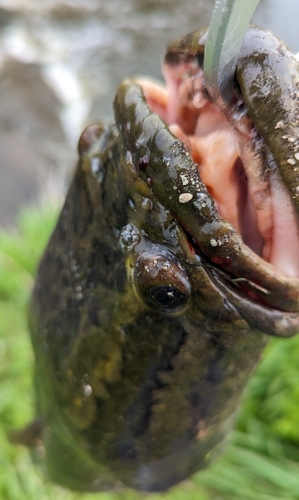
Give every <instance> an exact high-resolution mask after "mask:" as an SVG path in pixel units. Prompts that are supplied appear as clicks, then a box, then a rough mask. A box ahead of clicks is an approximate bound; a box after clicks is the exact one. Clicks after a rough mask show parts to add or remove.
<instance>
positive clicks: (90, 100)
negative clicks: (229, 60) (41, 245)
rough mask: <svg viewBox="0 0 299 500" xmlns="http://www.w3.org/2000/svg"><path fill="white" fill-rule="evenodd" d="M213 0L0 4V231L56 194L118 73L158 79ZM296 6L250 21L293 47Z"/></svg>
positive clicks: (268, 0) (281, 5) (104, 116)
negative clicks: (168, 50) (166, 56)
mask: <svg viewBox="0 0 299 500" xmlns="http://www.w3.org/2000/svg"><path fill="white" fill-rule="evenodd" d="M213 5H214V1H212V0H188V1H184V2H183V1H181V0H180V1H179V0H126V1H124V0H109V1H107V0H65V1H59V0H42V1H40V0H0V150H1V155H0V226H2V227H5V228H8V227H10V226H11V225H13V224H14V222H15V217H16V214H17V213H18V212H19V210H20V207H22V206H23V205H26V204H27V203H29V202H31V201H34V200H36V199H37V198H38V197H40V196H41V195H42V194H43V193H45V192H47V193H49V192H52V194H53V193H55V191H56V190H58V189H60V188H61V186H62V185H63V182H64V179H65V177H66V173H67V172H68V171H70V170H71V169H72V168H73V166H74V164H75V162H76V144H77V141H78V137H79V135H80V132H81V131H82V129H83V127H84V126H85V125H86V124H88V123H90V122H92V121H94V120H103V121H106V122H107V121H110V120H113V114H112V102H113V97H114V94H115V90H116V88H117V86H118V84H119V83H120V81H121V80H122V79H123V78H125V77H126V76H130V75H136V74H147V75H151V76H153V77H157V78H161V73H160V61H161V57H162V55H163V53H164V49H165V46H166V44H167V43H168V42H169V41H171V40H173V39H174V38H176V37H178V36H181V35H183V34H186V33H188V32H190V31H193V30H195V29H199V28H202V27H204V26H206V25H208V23H209V19H210V15H211V11H212V8H213ZM298 19H299V3H298V1H297V0H284V1H283V2H282V1H281V0H261V2H260V5H259V7H258V10H257V12H256V15H255V17H254V19H253V21H254V23H256V24H257V25H259V26H261V27H263V28H266V29H269V30H270V31H272V32H274V33H275V34H276V35H277V36H278V37H280V38H281V39H282V40H284V41H285V43H286V44H287V45H289V47H290V48H291V49H292V51H297V50H299V36H298Z"/></svg>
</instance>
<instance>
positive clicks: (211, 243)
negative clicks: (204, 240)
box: [210, 238, 217, 247]
mask: <svg viewBox="0 0 299 500" xmlns="http://www.w3.org/2000/svg"><path fill="white" fill-rule="evenodd" d="M210 245H211V247H216V246H217V241H216V240H214V238H212V239H211V240H210Z"/></svg>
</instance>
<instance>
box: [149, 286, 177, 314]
mask: <svg viewBox="0 0 299 500" xmlns="http://www.w3.org/2000/svg"><path fill="white" fill-rule="evenodd" d="M186 298H187V297H186V294H184V293H183V291H181V290H179V289H178V288H176V287H174V286H172V285H168V286H167V285H166V286H165V285H162V286H161V285H154V286H152V287H151V288H149V289H148V290H147V291H146V299H147V303H148V304H149V305H152V306H153V307H157V308H159V309H160V310H161V311H165V312H167V311H178V310H180V309H181V308H182V307H183V306H184V305H185V303H186Z"/></svg>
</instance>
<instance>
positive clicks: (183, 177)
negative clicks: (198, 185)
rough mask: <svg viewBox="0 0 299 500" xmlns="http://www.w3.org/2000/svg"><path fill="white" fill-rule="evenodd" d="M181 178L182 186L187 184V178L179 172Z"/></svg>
mask: <svg viewBox="0 0 299 500" xmlns="http://www.w3.org/2000/svg"><path fill="white" fill-rule="evenodd" d="M181 180H182V184H183V186H187V184H188V178H187V177H186V176H185V175H184V174H181Z"/></svg>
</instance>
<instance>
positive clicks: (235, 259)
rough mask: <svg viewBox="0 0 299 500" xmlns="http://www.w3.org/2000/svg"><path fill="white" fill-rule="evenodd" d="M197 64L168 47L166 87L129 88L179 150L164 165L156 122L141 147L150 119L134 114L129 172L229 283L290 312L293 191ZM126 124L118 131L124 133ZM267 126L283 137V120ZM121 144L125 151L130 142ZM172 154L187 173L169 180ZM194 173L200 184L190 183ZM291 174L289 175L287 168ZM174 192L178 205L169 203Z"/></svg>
mask: <svg viewBox="0 0 299 500" xmlns="http://www.w3.org/2000/svg"><path fill="white" fill-rule="evenodd" d="M205 35H206V33H205V34H204V35H203V37H202V38H204V37H205ZM199 38H200V37H198V36H197V43H199V42H198V39H199ZM181 45H183V46H184V42H183V43H182V42H181ZM202 62H203V54H202V53H199V52H196V51H194V53H191V54H190V51H189V50H188V51H184V50H183V51H178V50H177V44H174V46H173V47H172V46H170V48H169V49H168V52H167V55H166V58H165V61H164V66H163V73H164V77H165V81H166V87H164V86H162V85H160V84H157V83H155V82H152V81H150V80H147V79H143V78H139V79H136V80H135V83H136V84H138V85H140V87H141V88H142V90H143V95H144V98H145V102H146V104H147V106H148V108H149V110H150V113H152V114H154V115H158V116H159V117H160V118H161V123H162V124H163V125H162V126H164V128H166V129H167V131H168V133H170V134H169V135H171V137H172V140H174V139H177V141H176V142H175V141H174V143H173V145H172V146H169V149H171V150H172V152H170V154H169V156H168V157H167V155H166V154H164V150H163V147H164V146H165V144H166V142H167V141H166V139H165V138H164V139H163V141H164V142H163V141H162V142H161V138H160V139H159V140H158V139H157V138H158V137H159V136H162V135H163V134H162V132H161V133H160V128H159V127H158V125H157V123H155V125H153V126H152V128H151V130H154V129H156V132H155V134H156V135H155V137H156V139H155V140H153V138H151V140H150V142H151V145H149V138H150V132H149V129H148V125H146V126H145V127H143V124H144V123H145V118H146V119H147V118H148V116H146V117H145V113H143V112H141V111H140V110H139V111H138V112H137V111H136V110H137V108H136V110H135V112H134V113H133V114H134V120H135V121H136V120H137V122H136V123H137V124H138V126H137V129H136V130H135V132H137V134H139V136H138V137H139V138H138V139H137V141H136V140H135V142H134V146H136V144H137V143H138V149H139V151H138V152H137V153H136V154H133V159H135V161H134V163H135V165H137V166H138V168H139V169H140V171H141V174H142V175H143V178H144V179H145V180H146V182H147V183H148V185H149V186H150V187H151V188H152V189H153V191H154V192H155V194H157V196H158V197H159V199H160V200H161V201H162V202H163V203H164V202H165V204H166V205H167V206H168V207H169V208H170V209H171V210H172V211H173V212H174V214H175V215H176V216H177V218H178V220H179V221H180V223H181V224H182V226H183V227H184V228H185V230H186V231H187V233H188V234H189V235H190V236H191V237H192V238H193V239H194V241H195V242H196V245H197V246H198V247H199V248H200V250H201V252H203V253H204V254H205V255H206V256H207V257H208V259H209V260H210V261H211V262H212V263H213V264H214V265H216V266H218V268H219V269H221V270H222V271H223V272H224V273H226V276H227V277H228V280H229V281H230V283H231V284H233V285H234V286H235V287H236V288H237V289H239V290H242V292H245V294H247V296H248V297H249V298H250V299H251V300H253V301H255V302H256V303H259V304H260V305H264V306H265V307H266V308H270V309H272V310H277V311H285V312H294V313H297V312H299V230H298V215H297V213H296V206H294V203H293V199H292V198H293V196H292V194H294V192H293V191H292V189H290V187H289V186H288V184H287V183H286V182H285V179H283V178H282V176H281V168H280V165H279V164H277V161H276V159H275V158H274V157H273V154H272V150H271V147H269V145H268V144H267V143H266V142H265V139H264V137H263V135H262V134H261V131H259V130H258V129H257V127H256V125H255V124H254V122H253V119H252V118H251V117H250V115H249V113H248V109H247V106H246V102H244V99H243V96H242V93H241V90H240V87H239V86H238V85H237V86H236V95H235V98H234V102H233V104H232V105H231V106H230V107H227V109H226V110H225V112H223V109H219V106H218V105H217V103H215V102H213V100H212V99H211V97H210V96H209V95H208V92H207V90H206V88H205V82H204V77H203V69H202ZM125 100H126V105H131V104H132V100H131V98H128V94H127V98H126V99H125ZM116 103H117V99H116ZM115 107H116V108H117V104H116V106H115ZM132 116H133V115H132V114H131V115H130V119H129V120H128V121H127V123H126V127H127V129H128V128H129V129H130V132H131V131H133V129H132V124H133V119H132ZM116 118H117V109H116ZM147 121H148V122H149V120H147ZM141 124H142V125H141ZM272 126H273V129H274V130H276V131H277V130H278V129H279V128H281V129H282V128H283V121H282V120H279V119H277V120H276V123H274V124H272ZM157 128H159V131H158V130H157ZM122 131H123V128H122ZM281 134H283V131H281ZM133 135H134V133H133ZM145 138H146V139H145ZM128 142H130V141H128ZM154 143H155V147H157V148H158V149H159V152H160V156H161V154H162V156H163V161H164V164H165V163H166V167H165V171H163V168H164V167H163V166H161V163H160V166H159V167H158V166H157V165H156V166H155V165H153V161H152V158H153V154H152V155H151V153H150V149H151V151H152V152H153V145H154ZM162 143H163V145H161V144H162ZM176 143H179V145H176ZM128 145H129V146H130V150H131V151H132V149H133V148H132V143H131V144H128ZM145 145H146V148H145V149H142V146H145ZM182 145H183V149H182ZM140 147H141V148H140ZM162 150H163V151H162ZM184 151H185V153H184ZM180 152H181V156H182V155H183V153H184V154H185V156H186V155H187V156H188V155H189V156H190V162H189V166H187V167H184V168H182V167H178V166H176V167H174V168H175V169H176V174H174V172H173V171H171V168H170V167H169V162H170V163H171V162H172V163H173V161H174V158H176V159H178V157H179V156H180V154H179V153H180ZM298 156H299V155H298ZM163 161H162V163H163ZM167 162H168V168H167ZM185 163H186V162H185ZM164 166H165V165H164ZM194 166H195V167H196V175H197V178H198V179H199V182H198V181H197V180H195V181H194V179H195V177H196V175H195V174H194V175H193V174H192V172H194V168H195V167H194ZM289 166H290V167H293V165H292V164H291V162H289ZM298 166H299V163H298ZM158 168H160V172H158V170H157V169H158ZM163 176H164V178H163ZM167 177H172V179H173V184H174V183H176V184H177V186H174V185H172V183H171V182H170V183H169V185H168V187H167V186H166V187H165V188H161V187H159V185H158V184H159V183H160V184H161V183H162V184H163V183H165V179H167ZM163 179H164V180H163ZM171 189H172V191H171ZM174 189H176V193H177V197H176V202H174V201H172V198H173V196H172V195H173V190H174ZM170 193H171V194H170ZM191 205H192V208H190V206H191ZM187 207H188V208H187ZM194 207H195V208H194ZM196 210H197V212H198V213H195V212H196ZM296 318H297V315H296ZM296 328H298V325H297V326H296Z"/></svg>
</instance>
